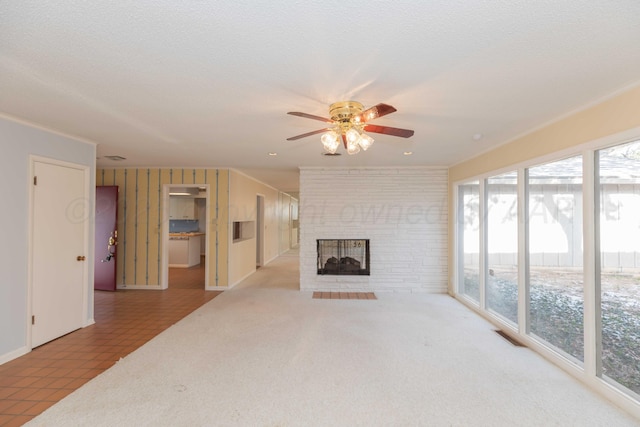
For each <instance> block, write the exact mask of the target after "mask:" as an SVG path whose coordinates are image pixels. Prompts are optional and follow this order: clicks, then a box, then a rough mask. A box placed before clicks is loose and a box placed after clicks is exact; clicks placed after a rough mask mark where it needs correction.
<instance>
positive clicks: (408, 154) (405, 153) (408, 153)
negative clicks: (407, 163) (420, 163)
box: [402, 151, 413, 156]
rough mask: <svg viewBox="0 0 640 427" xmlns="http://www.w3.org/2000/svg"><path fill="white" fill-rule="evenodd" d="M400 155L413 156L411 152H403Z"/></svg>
mask: <svg viewBox="0 0 640 427" xmlns="http://www.w3.org/2000/svg"><path fill="white" fill-rule="evenodd" d="M402 154H404V155H405V156H410V155H412V154H413V151H405V152H404V153H402Z"/></svg>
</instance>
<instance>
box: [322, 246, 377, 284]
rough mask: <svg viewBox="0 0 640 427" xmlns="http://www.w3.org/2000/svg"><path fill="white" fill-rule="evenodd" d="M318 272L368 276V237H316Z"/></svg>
mask: <svg viewBox="0 0 640 427" xmlns="http://www.w3.org/2000/svg"><path fill="white" fill-rule="evenodd" d="M316 242H317V246H318V274H323V275H324V274H328V275H339V276H342V275H352V276H353V275H358V276H369V275H370V274H369V259H370V256H369V239H318V240H316Z"/></svg>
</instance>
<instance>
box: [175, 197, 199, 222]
mask: <svg viewBox="0 0 640 427" xmlns="http://www.w3.org/2000/svg"><path fill="white" fill-rule="evenodd" d="M169 219H198V212H197V209H196V203H195V199H193V198H191V197H180V196H174V197H170V198H169Z"/></svg>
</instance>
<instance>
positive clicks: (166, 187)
mask: <svg viewBox="0 0 640 427" xmlns="http://www.w3.org/2000/svg"><path fill="white" fill-rule="evenodd" d="M179 188H205V189H206V190H205V214H204V215H205V217H206V219H207V223H206V226H205V236H204V239H205V243H204V289H205V290H207V289H210V288H209V265H210V261H211V259H210V257H209V239H210V237H211V221H209V216H210V215H209V212H210V207H209V200H210V190H211V189H210V186H209V184H163V185H162V211H161V224H162V226H161V228H162V229H161V230H160V232H161V233H162V234H161V235H162V249H161V252H160V272H161V273H160V289H168V288H169V197H170V195H169V193H170V192H171V190H173V189H179Z"/></svg>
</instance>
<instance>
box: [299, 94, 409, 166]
mask: <svg viewBox="0 0 640 427" xmlns="http://www.w3.org/2000/svg"><path fill="white" fill-rule="evenodd" d="M394 111H397V110H396V109H395V108H394V107H392V106H391V105H387V104H377V105H374V106H373V107H370V108H367V109H366V110H365V109H364V106H363V105H362V104H361V103H359V102H356V101H341V102H336V103H334V104H331V105H330V106H329V116H330V117H331V118H330V119H327V118H324V117H320V116H314V115H313V114H307V113H301V112H299V111H290V112H288V113H287V114H291V115H292V116H298V117H306V118H307V119H313V120H320V121H321V122H325V123H329V126H328V127H326V128H323V129H318V130H314V131H312V132H307V133H303V134H301V135H296V136H292V137H291V138H287V141H295V140H297V139H301V138H306V137H307V136H311V135H316V134H319V133H323V132H324V134H323V135H322V137H321V138H320V140H321V141H322V145H323V147H324V149H325V151H326V152H327V153H329V154H335V153H336V151H337V150H338V147H339V146H340V142H339V140H340V139H342V143H343V144H344V148H346V149H347V153H349V154H356V153H358V152H359V151H360V149H362V150H365V151H366V150H367V149H368V148H369V147H370V146H371V144H373V138H371V137H370V136H369V135H367V134H366V133H365V131H366V132H372V133H381V134H385V135H391V136H399V137H401V138H409V137H410V136H413V131H412V130H409V129H399V128H394V127H390V126H378V125H372V124H369V121H371V120H373V119H376V118H378V117H382V116H386V115H387V114H391V113H393V112H394Z"/></svg>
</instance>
